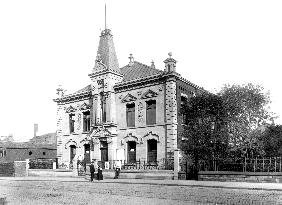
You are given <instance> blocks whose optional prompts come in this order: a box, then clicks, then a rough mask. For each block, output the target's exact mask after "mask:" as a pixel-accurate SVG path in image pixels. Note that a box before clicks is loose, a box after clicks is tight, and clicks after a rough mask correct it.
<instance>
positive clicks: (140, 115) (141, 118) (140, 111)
mask: <svg viewBox="0 0 282 205" xmlns="http://www.w3.org/2000/svg"><path fill="white" fill-rule="evenodd" d="M143 108H144V107H143V104H142V102H139V104H138V122H143V121H144V113H143Z"/></svg>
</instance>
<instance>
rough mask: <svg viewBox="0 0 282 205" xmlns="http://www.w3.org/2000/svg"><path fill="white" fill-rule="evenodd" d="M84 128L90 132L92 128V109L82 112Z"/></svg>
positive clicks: (84, 130)
mask: <svg viewBox="0 0 282 205" xmlns="http://www.w3.org/2000/svg"><path fill="white" fill-rule="evenodd" d="M82 123H83V125H82V127H83V128H82V129H83V132H90V130H91V115H90V111H89V110H88V111H85V112H83V113H82Z"/></svg>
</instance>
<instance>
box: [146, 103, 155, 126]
mask: <svg viewBox="0 0 282 205" xmlns="http://www.w3.org/2000/svg"><path fill="white" fill-rule="evenodd" d="M146 122H147V124H148V125H152V124H156V101H155V100H151V101H148V102H147V108H146Z"/></svg>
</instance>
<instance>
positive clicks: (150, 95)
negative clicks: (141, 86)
mask: <svg viewBox="0 0 282 205" xmlns="http://www.w3.org/2000/svg"><path fill="white" fill-rule="evenodd" d="M157 96H158V93H156V92H154V91H152V90H150V89H149V90H148V91H146V92H145V93H144V94H143V95H142V97H141V99H147V98H153V97H157Z"/></svg>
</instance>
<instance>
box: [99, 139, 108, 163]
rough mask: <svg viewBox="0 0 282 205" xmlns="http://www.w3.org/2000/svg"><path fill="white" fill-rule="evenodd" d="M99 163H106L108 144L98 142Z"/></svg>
mask: <svg viewBox="0 0 282 205" xmlns="http://www.w3.org/2000/svg"><path fill="white" fill-rule="evenodd" d="M100 150H101V161H108V143H107V141H100Z"/></svg>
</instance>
